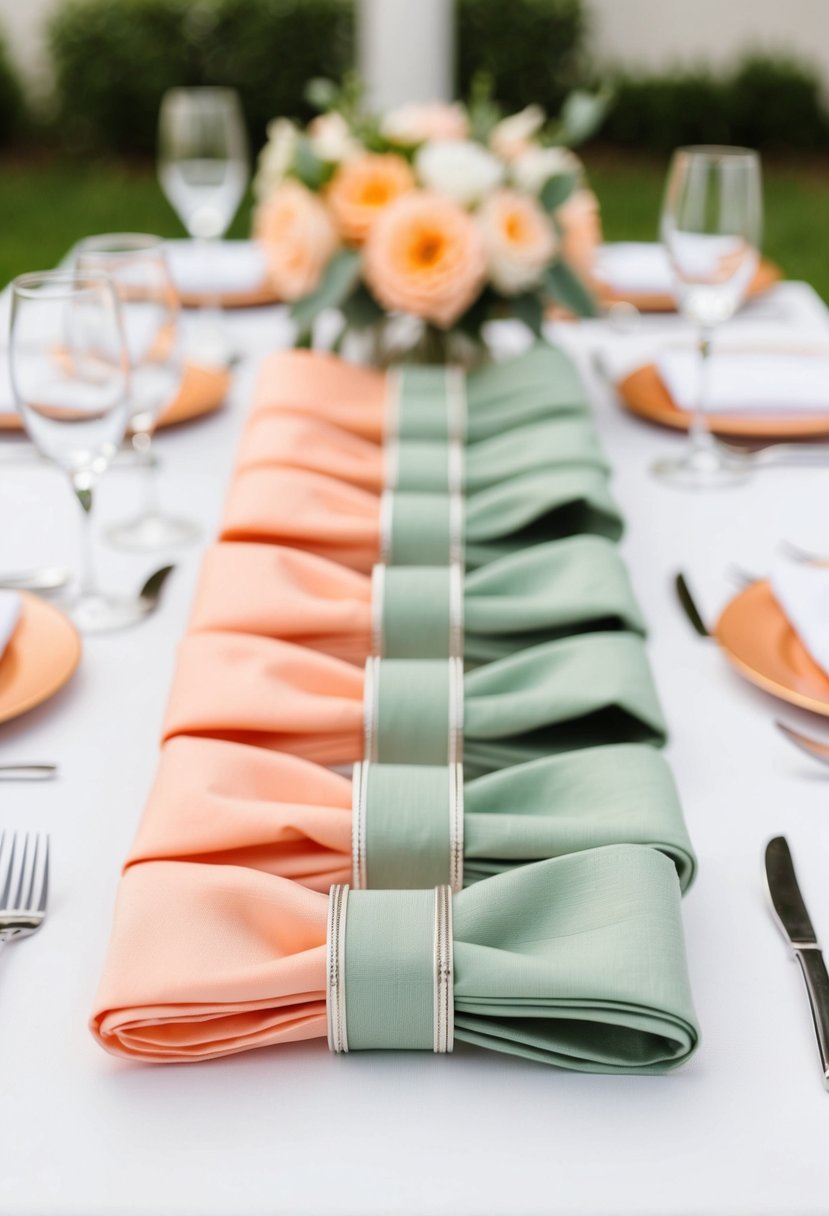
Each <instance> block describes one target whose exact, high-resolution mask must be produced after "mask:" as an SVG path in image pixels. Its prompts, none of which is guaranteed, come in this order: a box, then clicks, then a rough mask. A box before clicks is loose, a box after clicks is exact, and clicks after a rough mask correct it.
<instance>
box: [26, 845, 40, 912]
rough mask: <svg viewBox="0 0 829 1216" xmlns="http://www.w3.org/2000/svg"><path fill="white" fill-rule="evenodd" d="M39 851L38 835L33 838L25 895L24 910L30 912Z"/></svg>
mask: <svg viewBox="0 0 829 1216" xmlns="http://www.w3.org/2000/svg"><path fill="white" fill-rule="evenodd" d="M39 850H40V835H37V836H35V848H34V852H33V853H32V877H31V879H30V881H29V891H28V894H27V895H26V904H25V906H26V908H27V909H29V910H30V911H31V908H32V897H33V895H34V893H35V878H36V877H37V855H38V852H39Z"/></svg>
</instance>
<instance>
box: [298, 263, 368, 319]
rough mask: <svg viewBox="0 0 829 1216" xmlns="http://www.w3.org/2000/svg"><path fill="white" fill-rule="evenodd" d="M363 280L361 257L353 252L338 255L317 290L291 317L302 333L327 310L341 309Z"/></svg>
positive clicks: (304, 300) (299, 304) (304, 297)
mask: <svg viewBox="0 0 829 1216" xmlns="http://www.w3.org/2000/svg"><path fill="white" fill-rule="evenodd" d="M359 280H360V255H359V253H356V252H355V251H354V250H353V249H341V250H340V252H339V253H335V254H334V256H333V258H332V259H331V261H330V262H329V263H328V265H327V267H326V268H325V272H324V274H323V276H322V279H321V280H320V283H319V286H318V287H317V289H316V291H314V292H312V293H311V295H309V296H303V298H302V299H301V300H296V301H295V302H294V303H293V304H292V305H291V317H292V318H293V320H294V321H296V323H297V325H298V326H299V328H300V330H307V329H309V328H310V327H311V325H312V324H313V322H314V319H315V318H316V317H318V316H319V314H320V313H321V312H324V310H325V309H326V308H341V307H342V306H343V304H344V303H345V301H346V300H347V299H348V297H349V296H350V295H351V293H352V292H353V291H354V288H355V287H356V286H357V283H358V282H359Z"/></svg>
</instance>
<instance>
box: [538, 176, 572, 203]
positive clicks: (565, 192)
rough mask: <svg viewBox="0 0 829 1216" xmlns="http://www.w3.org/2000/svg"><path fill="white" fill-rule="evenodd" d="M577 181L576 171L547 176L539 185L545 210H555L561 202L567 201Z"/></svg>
mask: <svg viewBox="0 0 829 1216" xmlns="http://www.w3.org/2000/svg"><path fill="white" fill-rule="evenodd" d="M578 182H579V178H578V174H577V173H557V174H556V175H555V177H548V178H547V180H546V182H545V183H544V185H543V186H542V187H541V203H542V205H543V207H544V208H545V210H547V211H548V212H553V211H557V210H558V208H559V207H560V206H561V204H562V203H566V202H567V199H568V198H569V197H570V195H571V194H572V193H573V191H574V190H575V188H576V186H577V185H578Z"/></svg>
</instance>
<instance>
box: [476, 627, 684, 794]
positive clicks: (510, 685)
mask: <svg viewBox="0 0 829 1216" xmlns="http://www.w3.org/2000/svg"><path fill="white" fill-rule="evenodd" d="M666 735H667V729H666V726H665V720H664V717H663V715H662V709H661V706H660V704H659V699H658V697H657V694H656V689H655V688H654V685H653V679H652V677H651V673H650V667H649V664H648V658H647V654H646V652H645V647H644V644H643V642H642V639H641V638H640V637H638V636H637V635H636V634H632V633H585V634H581V635H579V636H577V637H572V638H562V639H559V640H558V641H555V642H545V643H544V644H542V645H540V646H533V647H530V648H529V649H528V650H522V651H519V652H518V653H516V654H513V655H510V656H508V657H507V658H505V659H499V660H498V661H497V662H495V663H490V664H489V665H488V666H486V667H478V668H476V669H475V670H474V671H470V672H467V674H466V675H465V676H464V768H465V772H466V774H467V775H468V776H470V777H472V776H474V775H475V774H476V773H483V772H491V771H493V770H494V769H499V768H504V767H506V766H507V765H511V764H521V763H522V762H523V761H526V760H535V759H538V758H539V757H541V756H547V755H551V754H553V753H558V752H565V751H571V750H572V749H573V748H579V747H595V746H596V745H597V744H600V743H616V742H618V743H623V742H624V743H628V742H631V743H637V742H644V743H656V744H661V743H664V741H665V738H666Z"/></svg>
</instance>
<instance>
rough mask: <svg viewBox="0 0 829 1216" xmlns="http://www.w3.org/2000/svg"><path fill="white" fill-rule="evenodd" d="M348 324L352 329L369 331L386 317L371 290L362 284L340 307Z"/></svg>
mask: <svg viewBox="0 0 829 1216" xmlns="http://www.w3.org/2000/svg"><path fill="white" fill-rule="evenodd" d="M340 307H341V308H342V310H343V315H344V317H345V320H346V324H347V325H348V326H350V327H351V328H352V329H368V328H369V326H371V325H376V324H377V322H378V321H380V320H382V318H383V317H384V316H385V315H386V314H385V313H384V311H383V309H382V308H381V307H380V305H379V304H378V303H377V301H376V300H375V298H374V296H373V295H372V294H371V293H370V292H369V290H368V289H367V288H366V287H365V286H364V285H363V284H362V283H360V284H359V286H358V287H357V288H356V290H354V291H353V292H352V293H351V295H350V296H349V297H348V299H346V300H344V301H343V303H342V304H341V305H340Z"/></svg>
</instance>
